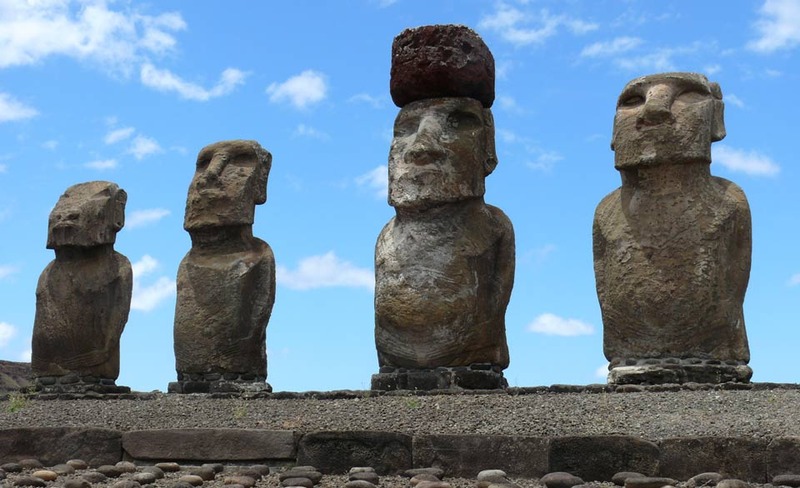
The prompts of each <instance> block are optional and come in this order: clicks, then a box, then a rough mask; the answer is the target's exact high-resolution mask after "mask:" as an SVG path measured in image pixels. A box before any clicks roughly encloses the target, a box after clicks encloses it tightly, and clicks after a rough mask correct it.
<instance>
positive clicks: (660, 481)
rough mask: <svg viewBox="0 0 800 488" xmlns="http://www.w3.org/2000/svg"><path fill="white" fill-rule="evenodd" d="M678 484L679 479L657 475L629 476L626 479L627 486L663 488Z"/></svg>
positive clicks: (634, 487)
mask: <svg viewBox="0 0 800 488" xmlns="http://www.w3.org/2000/svg"><path fill="white" fill-rule="evenodd" d="M677 484H678V480H674V479H672V478H658V477H655V476H645V477H643V478H628V479H627V480H625V488H662V487H665V486H677Z"/></svg>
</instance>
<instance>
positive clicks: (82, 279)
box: [31, 181, 133, 393]
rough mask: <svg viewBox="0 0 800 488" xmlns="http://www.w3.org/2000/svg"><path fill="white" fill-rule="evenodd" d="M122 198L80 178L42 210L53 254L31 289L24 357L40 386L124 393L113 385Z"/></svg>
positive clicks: (120, 300) (122, 275) (124, 268)
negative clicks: (32, 310)
mask: <svg viewBox="0 0 800 488" xmlns="http://www.w3.org/2000/svg"><path fill="white" fill-rule="evenodd" d="M127 199H128V196H127V194H126V193H125V191H124V190H122V189H121V188H119V187H118V186H117V185H115V184H114V183H109V182H107V181H92V182H89V183H80V184H77V185H73V186H71V187H69V188H67V191H66V192H64V194H63V195H61V198H59V199H58V203H56V206H55V208H53V211H52V212H51V213H50V221H49V225H48V232H47V248H48V249H53V250H55V254H56V258H55V260H53V261H51V262H50V264H48V265H47V267H46V268H45V269H44V271H43V272H42V275H41V276H40V277H39V284H38V286H37V287H36V317H35V319H34V324H33V341H32V350H33V352H32V357H31V367H32V369H33V374H34V376H35V377H36V386H37V389H38V390H40V391H44V392H64V391H67V392H80V391H89V390H92V391H95V392H98V393H119V392H123V391H130V389H129V388H126V387H117V386H116V385H115V380H116V379H117V377H118V376H119V340H120V336H121V335H122V330H123V329H124V328H125V323H126V322H127V321H128V312H129V311H130V305H131V289H132V286H133V275H132V271H131V263H130V261H128V258H126V257H125V256H123V255H122V254H120V253H118V252H116V251H114V242H115V241H116V237H117V232H119V230H120V229H122V226H123V225H124V223H125V203H126V201H127Z"/></svg>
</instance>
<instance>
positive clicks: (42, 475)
mask: <svg viewBox="0 0 800 488" xmlns="http://www.w3.org/2000/svg"><path fill="white" fill-rule="evenodd" d="M31 474H32V475H33V476H36V477H37V478H39V479H41V480H44V481H55V480H56V479H57V478H58V473H56V472H55V471H52V470H49V469H39V470H36V471H34V472H33V473H31Z"/></svg>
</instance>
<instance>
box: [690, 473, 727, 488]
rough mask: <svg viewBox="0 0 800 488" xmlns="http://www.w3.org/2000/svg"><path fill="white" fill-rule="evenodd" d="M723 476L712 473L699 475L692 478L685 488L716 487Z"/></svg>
mask: <svg viewBox="0 0 800 488" xmlns="http://www.w3.org/2000/svg"><path fill="white" fill-rule="evenodd" d="M723 478H724V476H722V475H721V474H719V473H715V472H713V471H709V472H707V473H700V474H696V475H694V476H692V477H691V478H689V480H688V481H687V482H686V486H687V488H694V487H699V486H717V483H719V482H720V481H722V479H723Z"/></svg>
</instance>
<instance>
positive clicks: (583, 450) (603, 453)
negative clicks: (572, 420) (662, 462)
mask: <svg viewBox="0 0 800 488" xmlns="http://www.w3.org/2000/svg"><path fill="white" fill-rule="evenodd" d="M658 459H659V449H658V446H657V445H656V444H654V443H652V442H649V441H646V440H644V439H640V438H638V437H632V436H621V435H620V436H616V435H609V436H567V437H556V438H553V439H552V440H551V441H550V469H549V471H551V472H554V471H565V472H567V473H572V474H574V475H575V476H579V477H581V478H583V479H584V480H586V481H611V478H612V477H613V476H614V474H615V473H618V472H620V471H635V472H638V473H642V474H644V475H652V474H653V473H655V472H656V470H657V469H658Z"/></svg>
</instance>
